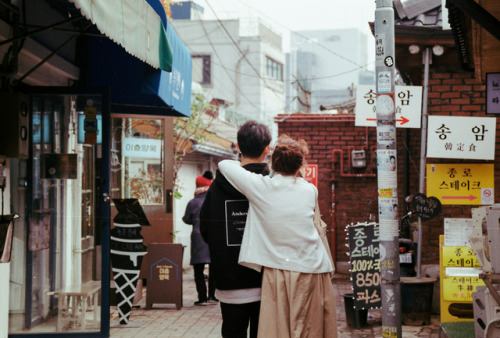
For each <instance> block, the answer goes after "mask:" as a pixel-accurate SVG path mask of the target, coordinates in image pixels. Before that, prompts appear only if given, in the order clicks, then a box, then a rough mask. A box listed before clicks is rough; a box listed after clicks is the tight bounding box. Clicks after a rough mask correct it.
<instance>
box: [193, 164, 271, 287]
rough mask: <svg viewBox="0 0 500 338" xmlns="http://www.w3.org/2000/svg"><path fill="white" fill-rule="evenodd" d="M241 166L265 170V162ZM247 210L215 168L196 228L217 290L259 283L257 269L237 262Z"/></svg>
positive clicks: (243, 198)
mask: <svg viewBox="0 0 500 338" xmlns="http://www.w3.org/2000/svg"><path fill="white" fill-rule="evenodd" d="M244 168H245V169H246V170H248V171H251V172H254V173H257V174H263V175H267V174H268V173H269V170H268V168H267V165H266V164H265V163H251V164H247V165H245V166H244ZM226 211H227V212H226ZM247 212H248V200H247V199H246V197H245V196H244V195H243V194H242V193H240V192H239V191H238V190H236V189H235V188H234V187H233V186H232V185H231V183H229V182H228V181H227V179H226V178H225V177H224V175H222V173H221V172H220V171H219V170H217V173H216V177H215V180H214V181H213V182H212V185H211V186H210V189H209V190H208V193H207V196H206V197H205V202H204V203H203V205H202V207H201V212H200V229H201V235H202V236H203V238H204V239H205V242H207V243H208V246H209V248H210V260H211V262H212V264H211V266H210V273H214V277H215V287H216V288H217V289H219V290H235V289H249V288H258V287H260V286H261V280H262V276H261V273H259V272H257V271H255V270H252V269H249V268H246V267H244V266H241V265H239V264H238V257H239V255H240V248H241V237H242V236H243V229H244V227H245V220H246V213H247ZM226 215H229V217H227V216H226ZM231 215H233V216H231ZM234 215H236V216H234ZM227 218H229V220H228V219H227ZM228 234H229V236H228Z"/></svg>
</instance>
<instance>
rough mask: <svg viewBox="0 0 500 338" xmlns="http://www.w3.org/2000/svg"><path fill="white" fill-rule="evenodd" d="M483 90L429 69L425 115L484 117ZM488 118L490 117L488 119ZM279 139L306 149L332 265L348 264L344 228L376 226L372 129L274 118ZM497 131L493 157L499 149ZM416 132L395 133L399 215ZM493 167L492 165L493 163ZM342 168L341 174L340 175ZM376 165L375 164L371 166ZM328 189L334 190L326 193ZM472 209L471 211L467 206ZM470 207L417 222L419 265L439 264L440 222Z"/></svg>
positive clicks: (318, 118) (319, 118)
mask: <svg viewBox="0 0 500 338" xmlns="http://www.w3.org/2000/svg"><path fill="white" fill-rule="evenodd" d="M485 96H486V94H485V85H484V84H481V83H477V82H476V80H475V79H474V74H472V73H444V72H439V71H436V70H434V69H431V72H430V78H429V95H428V97H429V100H428V114H429V115H453V116H478V117H479V116H483V117H484V116H486V114H485V110H486V106H485ZM490 117H491V116H490ZM277 121H278V130H279V134H280V135H281V134H287V135H289V136H291V137H293V138H303V139H304V140H306V141H307V143H308V145H309V149H310V154H309V157H308V161H309V162H310V163H318V164H319V183H318V185H319V187H318V190H319V196H320V208H321V213H322V217H323V220H324V221H325V222H326V223H327V224H329V226H330V227H331V229H330V230H331V232H330V235H331V243H330V245H331V246H332V250H335V254H334V257H335V260H336V261H337V262H345V261H348V256H347V255H346V251H347V248H346V246H345V244H346V239H345V237H346V234H345V227H346V226H347V225H349V224H351V223H357V222H365V221H368V220H369V219H370V216H371V215H372V217H376V220H377V221H378V199H377V177H376V175H375V171H373V170H372V167H371V159H372V153H373V151H372V150H373V149H374V147H375V146H376V142H377V140H376V134H375V132H376V128H374V127H356V126H354V115H347V114H342V115H331V114H293V115H290V116H287V115H280V116H278V117H277ZM498 135H499V130H498V127H497V146H496V148H497V150H496V151H497V155H496V156H495V158H498V149H499V141H498V140H499V136H498ZM420 139H421V129H406V128H398V133H397V146H398V191H399V193H398V197H399V211H400V212H399V216H400V217H401V216H402V215H404V213H405V207H406V205H405V203H404V201H403V199H404V197H405V196H407V195H409V194H414V193H417V192H418V185H419V171H420ZM361 149H364V150H365V153H366V159H367V167H366V169H364V170H358V171H356V169H353V168H351V167H350V164H349V163H348V160H349V153H350V152H351V151H352V150H361ZM489 162H490V163H491V161H472V160H467V161H466V160H460V159H431V158H429V159H427V162H426V163H489ZM494 162H495V164H496V163H497V160H495V161H494ZM341 165H343V173H342V172H341ZM375 166H376V163H375ZM499 170H500V169H499V168H498V167H497V166H496V168H495V203H498V202H499V201H500V197H499V196H498V195H499V193H498V191H499V190H498V189H497V188H496V187H498V186H499V184H500V180H499V179H498V177H500V176H499ZM332 187H333V188H334V189H332ZM473 207H475V206H473ZM470 216H471V206H468V205H457V206H449V205H444V206H443V210H442V212H441V214H440V215H439V216H438V217H436V218H434V219H432V220H429V221H426V222H424V223H423V227H424V228H423V241H422V247H423V250H422V263H423V264H438V263H439V235H440V234H442V233H443V220H444V218H468V217H470Z"/></svg>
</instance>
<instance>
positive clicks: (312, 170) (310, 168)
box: [304, 164, 318, 188]
mask: <svg viewBox="0 0 500 338" xmlns="http://www.w3.org/2000/svg"><path fill="white" fill-rule="evenodd" d="M304 179H305V180H306V181H307V182H309V183H312V184H314V186H315V187H316V188H318V165H317V164H308V165H307V167H306V170H305V175H304Z"/></svg>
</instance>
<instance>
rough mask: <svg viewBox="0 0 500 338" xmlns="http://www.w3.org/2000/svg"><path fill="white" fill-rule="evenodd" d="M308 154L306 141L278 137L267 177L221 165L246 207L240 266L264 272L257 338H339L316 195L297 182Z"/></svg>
mask: <svg viewBox="0 0 500 338" xmlns="http://www.w3.org/2000/svg"><path fill="white" fill-rule="evenodd" d="M307 152H308V150H307V145H306V144H305V142H304V141H301V142H297V141H294V140H292V139H290V138H288V137H280V138H279V139H278V141H277V143H276V146H275V149H274V152H273V154H272V158H271V165H272V172H273V173H272V175H270V176H262V175H258V174H254V173H251V172H249V171H246V170H245V169H243V168H242V167H241V166H240V163H239V162H237V161H230V160H226V161H222V162H220V163H219V169H220V171H221V172H222V174H223V175H224V176H225V177H226V178H227V180H228V181H229V182H230V183H231V184H232V185H233V186H234V187H235V188H236V189H238V190H239V191H241V192H242V193H243V194H244V195H245V196H246V197H247V198H248V200H249V202H250V207H249V209H248V217H247V221H246V226H245V232H244V235H243V241H242V244H241V251H240V257H239V263H240V264H241V265H244V266H247V267H249V268H253V269H255V270H257V271H260V270H261V269H262V268H263V269H264V273H263V280H262V296H261V299H262V300H261V310H260V320H259V330H258V331H259V332H258V336H259V337H336V336H337V325H336V317H335V298H334V294H333V288H332V284H331V280H330V273H331V272H332V271H333V266H332V262H331V260H330V256H329V252H327V249H326V248H325V246H324V245H323V243H322V241H321V238H320V236H319V234H318V231H317V230H316V228H315V226H314V222H313V218H314V211H315V205H316V200H317V198H318V191H317V189H316V187H315V186H314V185H312V184H310V183H308V182H307V181H305V180H304V179H302V178H301V177H299V171H300V169H301V168H302V166H303V165H304V164H305V159H304V157H305V155H306V154H307Z"/></svg>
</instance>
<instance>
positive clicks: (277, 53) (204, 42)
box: [171, 1, 285, 135]
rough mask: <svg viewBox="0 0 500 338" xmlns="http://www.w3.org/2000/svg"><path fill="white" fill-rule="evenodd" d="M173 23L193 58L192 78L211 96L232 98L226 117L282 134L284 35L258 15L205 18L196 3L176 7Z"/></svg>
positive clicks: (236, 122) (174, 7)
mask: <svg viewBox="0 0 500 338" xmlns="http://www.w3.org/2000/svg"><path fill="white" fill-rule="evenodd" d="M171 10H172V18H173V19H174V20H173V22H172V25H173V26H174V28H175V30H176V32H177V34H178V35H179V37H180V38H181V40H182V41H183V42H184V43H185V44H186V46H187V47H188V49H189V50H190V52H191V55H192V58H193V82H197V83H200V84H201V85H202V86H203V88H205V89H206V90H207V96H208V97H209V98H215V99H220V100H223V101H225V102H230V103H232V104H233V105H232V106H231V109H228V110H226V113H225V114H224V116H219V118H220V119H224V120H226V121H227V122H231V123H235V124H237V125H239V124H242V122H244V121H246V120H249V119H255V120H258V121H261V122H263V123H266V124H267V125H268V126H269V127H270V129H271V130H272V131H273V134H274V135H276V134H277V129H276V127H274V122H273V119H274V117H275V116H276V115H277V114H279V113H284V112H285V111H284V106H285V105H284V103H285V86H284V64H285V56H284V53H283V51H282V37H281V35H279V34H277V33H276V32H274V31H272V30H271V29H270V28H269V27H267V26H266V25H265V24H264V23H263V22H262V21H261V20H259V19H248V20H244V19H234V20H221V21H218V20H202V19H201V15H200V14H201V13H202V12H203V9H202V8H201V7H200V6H198V5H196V4H194V3H193V2H190V1H188V2H180V3H176V4H175V5H172V7H171Z"/></svg>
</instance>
